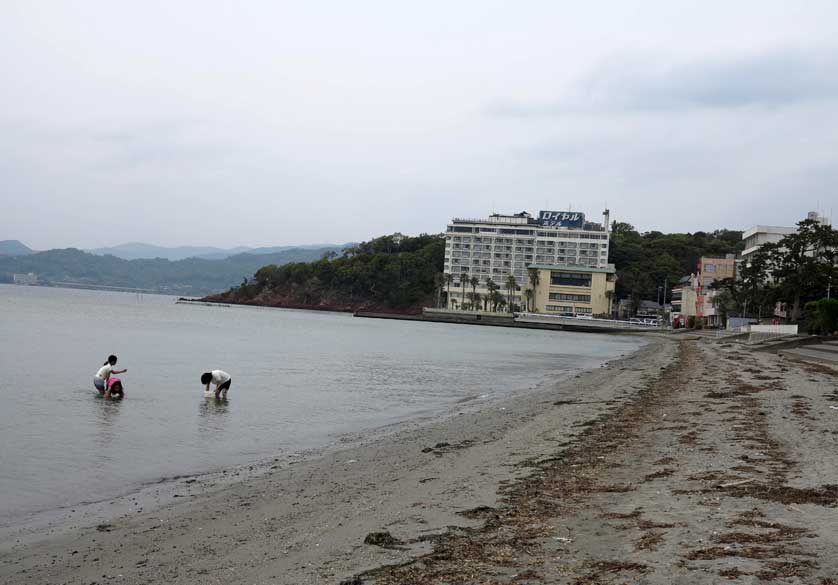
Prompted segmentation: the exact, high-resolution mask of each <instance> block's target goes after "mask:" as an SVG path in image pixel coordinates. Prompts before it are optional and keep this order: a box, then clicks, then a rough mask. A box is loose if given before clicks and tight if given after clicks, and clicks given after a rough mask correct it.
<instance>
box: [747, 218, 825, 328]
mask: <svg viewBox="0 0 838 585" xmlns="http://www.w3.org/2000/svg"><path fill="white" fill-rule="evenodd" d="M797 226H798V228H797V231H796V232H795V233H793V234H789V235H787V236H785V237H784V238H783V239H782V240H780V241H779V242H778V243H776V244H765V245H764V246H762V247H761V248H760V249H759V250H758V251H757V252H756V254H757V255H760V256H764V258H765V260H766V269H767V271H768V273H769V274H770V275H771V279H772V280H773V281H774V282H775V283H776V286H777V292H778V295H779V299H780V300H782V301H784V302H786V303H790V304H791V305H792V309H791V312H790V314H789V315H788V319H789V320H790V321H797V320H798V319H799V318H800V309H801V303H802V302H805V301H807V300H813V299H817V298H820V297H821V296H822V295H823V293H824V292H825V291H826V288H827V283H828V282H829V281H830V279H832V278H834V277H835V276H836V275H838V271H836V261H838V231H836V230H834V229H832V226H829V225H826V224H822V223H820V222H817V221H814V220H811V219H806V220H803V221H801V222H799V223H798V224H797Z"/></svg>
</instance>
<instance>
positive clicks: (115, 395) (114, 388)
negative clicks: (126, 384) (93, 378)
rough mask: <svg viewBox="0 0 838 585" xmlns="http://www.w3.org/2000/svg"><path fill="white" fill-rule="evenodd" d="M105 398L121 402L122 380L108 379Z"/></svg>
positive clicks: (123, 391)
mask: <svg viewBox="0 0 838 585" xmlns="http://www.w3.org/2000/svg"><path fill="white" fill-rule="evenodd" d="M105 398H111V399H113V400H122V399H123V398H125V390H123V389H122V380H120V379H119V378H117V377H116V376H113V377H111V378H108V389H107V391H106V392H105Z"/></svg>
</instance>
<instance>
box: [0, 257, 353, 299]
mask: <svg viewBox="0 0 838 585" xmlns="http://www.w3.org/2000/svg"><path fill="white" fill-rule="evenodd" d="M327 252H335V253H340V252H341V248H339V247H338V248H317V249H299V248H294V249H290V250H285V251H282V252H277V253H275V254H236V255H234V256H230V257H229V258H224V259H221V260H207V259H202V258H186V259H183V260H176V261H171V260H166V259H163V258H157V259H152V260H149V259H136V260H125V259H123V258H117V257H116V256H111V255H108V256H100V255H96V254H90V253H88V252H83V251H82V250H77V249H75V248H67V249H64V250H48V251H46V252H37V253H34V254H29V255H26V256H14V257H11V256H9V257H0V282H10V281H11V280H12V276H11V275H12V274H15V273H24V274H26V273H30V272H32V273H34V274H35V275H37V277H38V279H39V280H40V281H41V282H43V283H45V284H61V283H73V284H81V285H87V286H112V287H124V288H137V289H143V290H149V291H154V292H161V293H170V294H177V295H185V296H200V295H205V294H209V293H214V292H218V291H222V290H226V289H229V288H230V287H232V286H234V285H237V284H240V283H241V282H242V280H243V279H244V278H249V277H251V276H252V275H253V274H254V273H255V272H256V271H257V270H258V269H259V268H260V267H262V266H265V265H266V264H277V265H283V264H287V263H289V262H310V261H313V260H317V259H319V258H321V257H322V256H323V255H324V254H325V253H327Z"/></svg>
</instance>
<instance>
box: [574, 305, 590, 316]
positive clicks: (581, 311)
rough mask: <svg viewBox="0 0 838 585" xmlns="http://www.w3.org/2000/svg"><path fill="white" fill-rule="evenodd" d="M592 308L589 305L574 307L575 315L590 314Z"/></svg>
mask: <svg viewBox="0 0 838 585" xmlns="http://www.w3.org/2000/svg"><path fill="white" fill-rule="evenodd" d="M591 313H592V310H591V308H590V307H576V314H577V315H590V314H591Z"/></svg>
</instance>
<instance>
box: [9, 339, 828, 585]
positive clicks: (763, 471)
mask: <svg viewBox="0 0 838 585" xmlns="http://www.w3.org/2000/svg"><path fill="white" fill-rule="evenodd" d="M836 382H838V372H836V370H833V369H830V368H828V367H826V366H814V365H806V364H799V363H796V362H783V363H781V362H780V360H779V358H777V356H774V355H772V354H754V353H750V352H747V351H745V350H743V349H741V348H740V347H739V346H736V345H731V344H721V345H719V344H716V343H708V342H695V341H682V342H675V341H656V342H654V343H652V344H650V345H649V346H647V347H645V348H644V349H642V350H640V351H639V352H638V353H636V354H634V355H632V356H630V357H628V358H624V359H622V360H618V361H615V362H612V363H611V364H609V365H608V366H607V367H605V368H601V369H599V370H596V371H593V372H589V373H586V374H583V375H581V376H579V377H576V378H574V379H570V380H567V381H565V382H562V383H559V384H557V385H555V386H554V387H551V388H547V389H544V390H540V391H535V392H532V393H530V394H527V395H525V396H519V397H516V398H514V399H510V400H506V401H504V402H499V403H494V404H491V405H488V406H486V407H485V408H482V409H479V410H476V411H474V412H464V413H463V414H462V415H460V416H453V417H451V418H448V419H446V420H442V421H437V422H435V423H432V424H427V425H423V426H418V425H414V426H413V427H412V428H406V429H403V430H400V431H398V432H395V433H390V434H384V435H380V436H377V437H373V438H371V439H370V440H368V441H365V442H363V443H362V444H360V445H357V446H353V447H350V448H346V449H333V450H330V451H328V452H324V453H322V454H320V455H318V456H316V457H313V458H310V459H308V460H305V461H301V462H299V463H296V464H293V465H290V464H285V463H281V464H278V465H277V466H276V468H275V469H272V470H270V471H269V472H268V473H267V474H263V475H261V476H259V477H251V478H245V479H241V480H240V481H235V482H233V483H226V484H224V483H219V481H218V478H217V477H215V476H207V477H198V478H183V479H181V480H179V481H178V482H176V483H175V484H173V485H174V490H175V491H176V492H177V493H175V494H174V495H178V496H181V497H180V498H177V499H174V500H165V501H163V500H160V501H158V502H156V504H155V505H152V506H149V505H148V504H144V505H143V506H142V508H143V511H138V510H139V508H134V509H131V508H130V506H127V505H125V504H124V503H123V504H122V505H120V506H117V508H116V509H118V510H126V509H127V510H129V511H123V512H121V513H119V514H112V516H113V517H112V518H111V519H109V520H107V522H105V523H99V525H96V523H95V522H94V521H93V520H92V519H91V518H94V517H93V516H84V517H78V518H74V519H73V520H72V521H66V520H65V521H64V522H63V523H62V524H60V525H57V526H54V527H52V528H51V529H49V530H48V529H39V530H38V531H37V532H35V533H28V534H24V533H21V534H18V535H17V536H15V537H14V538H7V539H6V540H4V542H3V543H2V544H0V579H2V581H3V582H4V583H16V584H18V583H20V584H27V583H38V584H41V583H56V584H57V583H74V584H75V583H83V584H85V585H88V584H91V583H99V584H101V583H200V584H212V583H248V584H253V583H259V584H261V583H289V584H291V583H293V584H313V583H335V584H337V583H340V582H342V581H343V582H344V583H347V584H349V583H351V584H353V585H355V584H361V583H379V584H389V583H399V584H410V583H416V584H424V583H440V584H442V583H452V584H453V583H462V584H465V583H485V584H494V583H519V584H520V583H532V584H535V583H568V584H578V585H582V584H587V583H660V584H668V583H719V582H736V583H807V584H808V583H814V584H818V585H836V584H838V580H836V579H838V558H836V557H835V556H834V555H833V553H834V551H835V550H836V544H838V509H836V504H838V485H836V484H838V450H836V449H835V443H836V436H838V410H836V409H832V408H830V406H838V391H836ZM169 502H173V503H169ZM376 533H379V534H376ZM368 535H370V536H369V538H368V540H369V541H370V542H371V543H369V544H365V543H364V540H365V538H367V537H368ZM382 545H383V546H382Z"/></svg>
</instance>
